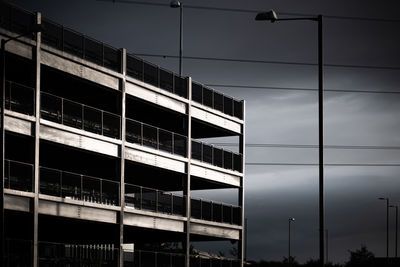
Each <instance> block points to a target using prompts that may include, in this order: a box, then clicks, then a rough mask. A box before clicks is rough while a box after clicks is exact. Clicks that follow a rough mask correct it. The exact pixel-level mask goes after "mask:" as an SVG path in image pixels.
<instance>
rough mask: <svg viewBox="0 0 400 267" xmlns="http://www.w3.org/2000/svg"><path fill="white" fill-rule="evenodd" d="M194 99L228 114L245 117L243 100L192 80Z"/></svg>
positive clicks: (240, 117)
mask: <svg viewBox="0 0 400 267" xmlns="http://www.w3.org/2000/svg"><path fill="white" fill-rule="evenodd" d="M192 100H193V101H196V102H198V103H200V104H203V105H204V106H207V107H210V108H213V109H216V110H219V111H221V112H223V113H225V114H227V115H230V116H234V117H236V118H239V119H243V102H242V101H239V100H236V99H234V98H232V97H230V96H226V95H224V94H222V93H220V92H217V91H215V90H214V89H211V88H209V87H207V86H204V85H201V84H200V83H196V82H192Z"/></svg>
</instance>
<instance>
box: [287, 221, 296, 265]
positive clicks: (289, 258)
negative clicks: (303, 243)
mask: <svg viewBox="0 0 400 267" xmlns="http://www.w3.org/2000/svg"><path fill="white" fill-rule="evenodd" d="M294 221H295V219H294V218H289V246H288V250H289V251H288V262H289V266H292V260H291V255H290V252H291V251H290V245H291V244H290V224H291V222H294Z"/></svg>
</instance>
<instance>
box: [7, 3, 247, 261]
mask: <svg viewBox="0 0 400 267" xmlns="http://www.w3.org/2000/svg"><path fill="white" fill-rule="evenodd" d="M1 5H2V6H1V25H0V26H1V27H0V38H1V39H5V40H6V39H9V38H12V37H15V36H18V35H20V34H25V33H26V32H28V31H29V28H30V27H31V25H32V24H35V23H39V24H42V25H43V26H44V30H43V31H42V32H41V33H38V34H35V35H34V36H32V37H31V35H27V36H26V37H21V38H18V39H17V40H14V41H10V42H8V43H7V45H6V52H5V64H4V66H5V75H6V80H5V94H6V98H5V120H4V125H5V158H4V180H3V184H4V191H3V192H2V193H3V194H2V199H3V203H4V212H3V214H4V218H3V219H4V229H5V230H4V233H5V234H4V236H3V238H4V244H5V246H4V247H5V250H4V251H5V260H6V264H5V266H139V267H148V266H149V267H155V266H199V267H200V266H202V267H203V266H208V267H211V266H212V267H214V266H218V267H222V266H230V267H235V266H243V257H244V247H243V244H244V242H243V240H244V227H243V226H244V223H243V222H244V147H245V139H244V136H245V124H244V119H245V116H244V101H238V100H236V99H234V98H232V97H230V96H227V95H224V94H222V93H219V92H217V91H215V90H213V89H211V88H208V87H207V86H204V85H202V84H200V83H197V82H195V81H193V80H192V79H191V78H190V77H180V76H179V75H176V74H174V73H172V72H170V71H168V70H165V69H162V68H160V67H159V66H156V65H153V64H151V63H149V62H146V61H144V60H142V59H140V58H138V57H136V56H134V55H133V54H129V53H128V52H127V51H126V49H116V48H113V47H111V46H109V45H107V44H104V43H102V42H99V41H97V40H94V39H92V38H89V37H87V36H85V35H83V34H81V33H78V32H75V31H73V30H71V29H68V28H66V27H63V26H62V25H59V24H57V23H55V22H52V21H50V20H48V19H46V18H44V17H42V16H41V14H40V13H31V12H28V11H25V10H22V9H19V8H16V7H14V6H11V5H8V4H4V3H3V4H1ZM227 136H229V137H233V138H236V139H235V140H237V145H238V151H237V152H231V151H229V150H226V149H222V148H219V147H217V146H214V145H210V144H208V143H207V142H204V140H206V139H207V138H214V137H227ZM224 188H226V189H231V190H234V191H235V192H237V193H236V197H235V198H236V200H235V202H236V203H231V204H224V203H219V202H215V201H213V200H212V199H209V200H204V199H196V198H194V197H192V196H191V194H192V193H193V192H195V191H196V192H197V191H199V190H210V189H224ZM220 240H228V241H231V242H232V243H233V244H235V246H237V249H236V251H237V253H236V254H237V255H235V256H236V257H233V258H227V257H214V256H212V255H205V254H202V253H199V252H198V251H196V250H193V249H192V246H191V243H192V242H200V241H204V242H214V241H220Z"/></svg>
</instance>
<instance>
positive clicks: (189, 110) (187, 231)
mask: <svg viewBox="0 0 400 267" xmlns="http://www.w3.org/2000/svg"><path fill="white" fill-rule="evenodd" d="M187 82H188V99H189V103H188V106H187V112H186V113H187V118H188V122H187V129H188V133H187V159H188V163H187V167H186V171H187V179H186V188H185V190H186V192H185V193H186V219H187V221H186V225H185V234H186V238H185V242H184V249H185V254H186V264H185V265H186V267H189V266H190V214H191V207H190V181H191V178H190V164H191V159H192V78H190V77H189V78H188V79H187Z"/></svg>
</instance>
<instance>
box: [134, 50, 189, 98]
mask: <svg viewBox="0 0 400 267" xmlns="http://www.w3.org/2000/svg"><path fill="white" fill-rule="evenodd" d="M126 73H127V75H128V76H130V77H132V78H135V79H137V80H139V81H142V82H145V83H148V84H151V85H153V86H155V87H159V88H161V89H164V90H166V91H168V92H170V93H173V94H176V95H179V96H181V97H184V98H187V97H188V80H187V78H186V77H180V76H179V75H178V74H175V73H173V72H171V71H168V70H165V69H163V68H160V67H159V66H157V65H154V64H151V63H149V62H146V61H145V60H143V59H140V58H138V57H136V56H134V55H131V54H128V55H127V56H126Z"/></svg>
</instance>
